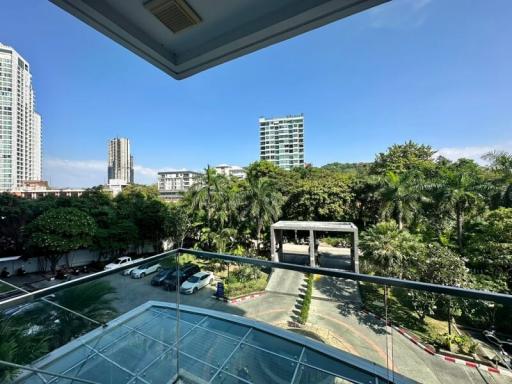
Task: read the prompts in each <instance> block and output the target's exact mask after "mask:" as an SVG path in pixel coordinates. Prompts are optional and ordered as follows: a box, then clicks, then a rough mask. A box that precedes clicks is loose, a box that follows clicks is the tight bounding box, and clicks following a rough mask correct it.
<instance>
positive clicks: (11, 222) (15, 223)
mask: <svg viewBox="0 0 512 384" xmlns="http://www.w3.org/2000/svg"><path fill="white" fill-rule="evenodd" d="M31 216H32V215H31V212H30V208H29V204H27V201H26V200H24V199H21V198H19V197H17V196H14V195H12V194H10V193H0V257H2V256H12V255H19V254H20V253H21V251H22V249H23V237H22V234H23V226H24V225H25V224H26V223H27V222H28V221H29V220H30V219H31Z"/></svg>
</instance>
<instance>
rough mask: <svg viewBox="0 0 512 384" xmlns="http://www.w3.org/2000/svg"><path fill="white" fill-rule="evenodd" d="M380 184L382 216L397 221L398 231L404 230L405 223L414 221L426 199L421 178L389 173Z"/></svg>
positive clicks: (381, 178)
mask: <svg viewBox="0 0 512 384" xmlns="http://www.w3.org/2000/svg"><path fill="white" fill-rule="evenodd" d="M378 183H379V184H380V186H379V188H378V190H377V193H376V195H377V197H378V199H379V200H380V201H381V215H382V216H383V218H384V219H389V218H393V219H395V220H396V223H397V224H398V229H400V230H401V229H403V226H404V222H408V221H410V220H411V219H412V217H413V216H414V214H415V213H416V211H417V210H418V207H419V203H420V202H421V201H422V200H424V199H425V196H424V195H423V194H422V182H421V179H420V176H419V175H417V174H415V173H404V174H396V173H394V172H388V173H387V174H386V175H384V176H383V177H380V178H379V180H378Z"/></svg>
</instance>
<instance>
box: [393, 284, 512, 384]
mask: <svg viewBox="0 0 512 384" xmlns="http://www.w3.org/2000/svg"><path fill="white" fill-rule="evenodd" d="M504 307H506V306H503V305H502V304H499V303H495V302H490V301H483V300H477V299H468V298H462V297H457V296H452V295H448V294H439V293H434V292H429V291H425V290H415V289H410V288H407V289H406V288H397V287H391V288H390V289H389V298H388V307H387V308H388V316H389V321H390V332H391V333H392V337H393V339H392V348H393V359H394V372H395V373H399V374H402V375H404V376H406V377H409V378H412V379H414V380H416V381H418V382H422V383H445V382H454V383H455V382H466V381H470V382H473V383H488V382H495V383H510V382H512V375H510V373H509V372H510V371H507V372H505V371H504V370H507V366H506V363H505V361H506V360H507V359H504V360H503V361H502V362H501V363H497V362H493V361H492V359H491V358H489V356H491V355H494V356H496V355H497V354H498V350H499V349H498V348H497V346H496V345H493V344H492V343H491V342H489V340H488V339H486V337H485V333H487V332H488V331H489V330H492V329H495V330H497V328H496V326H497V325H498V324H499V323H500V322H499V321H497V318H496V317H494V315H493V312H494V311H495V310H500V309H501V308H504ZM505 329H506V326H505V328H501V329H500V331H501V332H503V331H504V330H505ZM500 336H501V338H503V339H506V338H507V336H506V334H505V333H500ZM500 370H501V372H500Z"/></svg>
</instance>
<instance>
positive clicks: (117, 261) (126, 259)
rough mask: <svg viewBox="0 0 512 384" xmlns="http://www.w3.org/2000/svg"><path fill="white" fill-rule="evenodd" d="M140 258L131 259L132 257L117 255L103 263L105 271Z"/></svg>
mask: <svg viewBox="0 0 512 384" xmlns="http://www.w3.org/2000/svg"><path fill="white" fill-rule="evenodd" d="M140 260H142V259H137V260H132V258H131V257H130V256H123V257H118V258H117V259H115V260H114V261H113V262H111V263H109V264H107V265H105V271H109V270H111V269H115V268H121V267H124V266H126V265H130V264H133V263H135V262H137V261H140Z"/></svg>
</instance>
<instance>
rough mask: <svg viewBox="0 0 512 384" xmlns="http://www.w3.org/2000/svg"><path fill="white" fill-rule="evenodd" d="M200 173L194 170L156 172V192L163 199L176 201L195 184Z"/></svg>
mask: <svg viewBox="0 0 512 384" xmlns="http://www.w3.org/2000/svg"><path fill="white" fill-rule="evenodd" d="M201 176H202V174H201V173H199V172H194V171H187V170H185V171H165V172H158V192H159V193H160V197H162V198H163V199H165V200H170V201H177V200H179V199H181V198H182V196H183V194H184V193H185V192H186V191H188V190H189V189H190V187H192V186H193V185H194V184H196V183H197V182H198V181H199V180H200V178H201Z"/></svg>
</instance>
